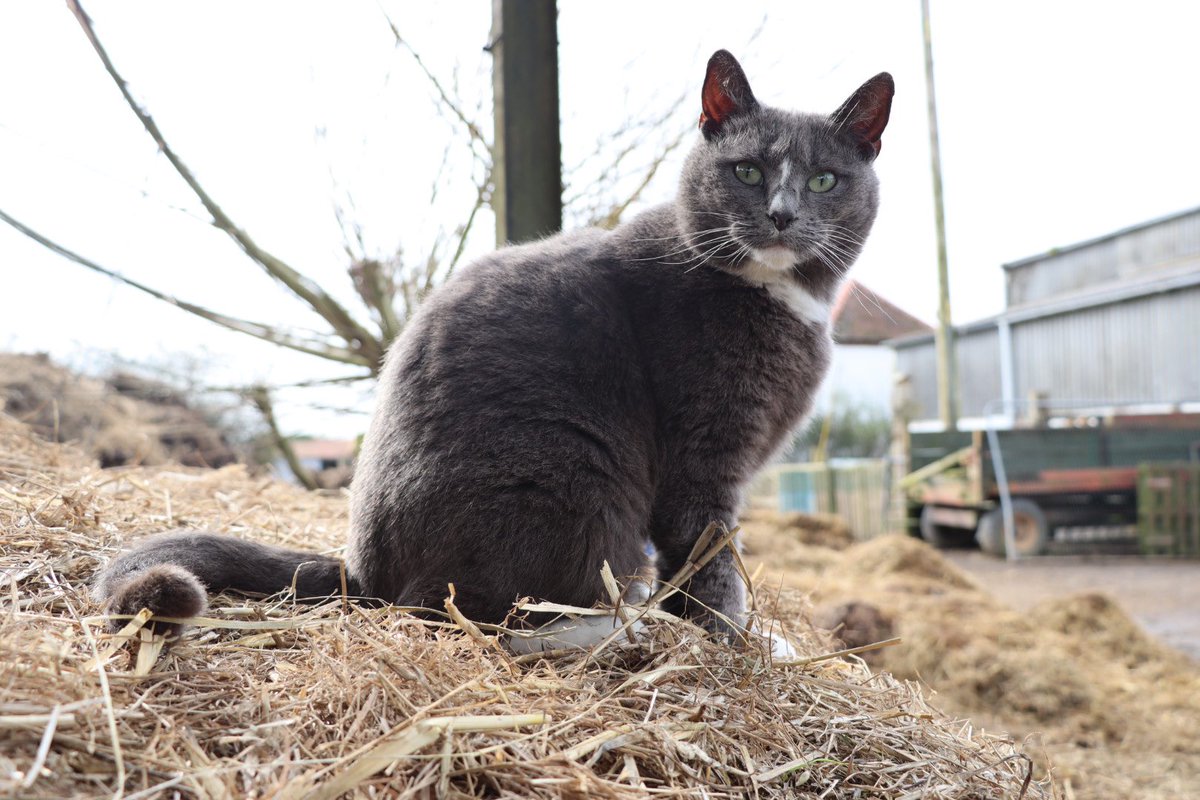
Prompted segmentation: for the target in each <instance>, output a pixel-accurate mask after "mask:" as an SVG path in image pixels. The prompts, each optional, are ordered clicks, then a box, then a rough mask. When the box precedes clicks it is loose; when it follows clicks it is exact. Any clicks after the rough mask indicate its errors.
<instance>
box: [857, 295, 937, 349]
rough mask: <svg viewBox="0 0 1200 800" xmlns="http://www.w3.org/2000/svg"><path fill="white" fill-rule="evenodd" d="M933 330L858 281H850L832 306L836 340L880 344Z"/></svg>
mask: <svg viewBox="0 0 1200 800" xmlns="http://www.w3.org/2000/svg"><path fill="white" fill-rule="evenodd" d="M932 331H933V328H931V327H929V326H928V325H926V324H925V323H924V322H922V321H921V320H919V319H917V318H916V317H914V316H913V315H912V314H909V313H908V312H907V311H905V310H904V309H902V308H900V307H899V306H897V305H895V304H894V303H892V302H891V301H889V300H886V299H884V298H883V297H882V296H881V295H879V294H877V293H875V292H874V291H872V290H871V289H868V288H867V287H866V286H863V285H862V284H861V283H859V282H858V281H856V280H849V281H847V282H846V284H845V285H844V286H843V287H842V289H841V291H840V292H839V293H838V296H837V300H835V301H834V305H833V340H834V341H835V342H837V343H838V344H880V343H881V342H883V341H885V340H887V339H896V338H899V337H902V336H911V335H914V334H921V333H930V332H932Z"/></svg>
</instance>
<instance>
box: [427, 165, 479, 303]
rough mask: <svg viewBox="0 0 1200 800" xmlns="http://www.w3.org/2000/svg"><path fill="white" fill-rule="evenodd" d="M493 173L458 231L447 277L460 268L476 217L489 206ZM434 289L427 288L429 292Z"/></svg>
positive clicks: (477, 192) (477, 193)
mask: <svg viewBox="0 0 1200 800" xmlns="http://www.w3.org/2000/svg"><path fill="white" fill-rule="evenodd" d="M491 180H492V176H491V171H490V170H489V171H488V174H487V175H486V176H484V180H483V182H482V183H480V184H479V185H478V186H477V187H475V188H476V194H475V204H474V205H472V206H471V213H469V214H467V221H466V222H464V223H463V225H462V227H461V228H460V229H459V231H458V246H457V247H455V248H454V255H453V256H451V258H450V266H449V267H448V268H447V269H446V277H450V275H451V274H452V273H453V272H454V268H455V267H457V266H458V262H459V259H461V258H462V255H463V250H464V249H465V248H466V246H467V237H468V236H470V235H471V228H472V227H473V226H474V225H475V216H476V215H477V214H478V213H479V212H480V210H481V209H482V208H483V207H484V205H486V204H487V187H488V184H489V183H491ZM430 288H432V287H426V291H428V290H429V289H430Z"/></svg>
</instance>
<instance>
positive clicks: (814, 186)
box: [808, 170, 837, 193]
mask: <svg viewBox="0 0 1200 800" xmlns="http://www.w3.org/2000/svg"><path fill="white" fill-rule="evenodd" d="M834 186H837V175H834V174H833V173H832V172H830V171H829V170H826V171H824V172H818V173H817V174H816V175H813V176H812V177H811V178H809V179H808V189H809V191H811V192H817V193H820V192H828V191H829V190H830V189H832V188H833V187H834Z"/></svg>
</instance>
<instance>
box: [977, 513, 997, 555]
mask: <svg viewBox="0 0 1200 800" xmlns="http://www.w3.org/2000/svg"><path fill="white" fill-rule="evenodd" d="M975 541H976V542H977V543H978V544H979V549H980V550H982V551H983V552H985V553H987V554H988V555H989V556H996V557H998V558H1003V557H1004V514H1003V512H1001V511H1000V509H998V508H997V509H994V510H992V511H989V512H987V513H986V514H984V515H983V516H981V517H980V518H979V524H978V525H977V526H975Z"/></svg>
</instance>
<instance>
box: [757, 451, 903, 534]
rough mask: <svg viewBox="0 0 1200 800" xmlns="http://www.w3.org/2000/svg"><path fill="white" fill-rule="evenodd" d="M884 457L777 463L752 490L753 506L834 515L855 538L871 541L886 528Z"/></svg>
mask: <svg viewBox="0 0 1200 800" xmlns="http://www.w3.org/2000/svg"><path fill="white" fill-rule="evenodd" d="M888 473H889V470H888V462H887V460H886V459H882V458H881V459H861V460H849V459H847V460H837V461H834V462H832V463H823V464H780V465H778V466H775V467H771V468H769V469H767V470H764V472H763V474H762V475H760V476H759V478H758V480H757V481H756V482H755V484H754V486H753V487H752V489H751V492H750V497H751V505H754V506H758V507H768V508H774V509H776V510H778V511H802V512H805V513H808V514H837V515H838V516H840V517H842V518H843V519H845V520H846V522H847V523H848V524H849V525H850V529H851V530H852V531H853V532H854V536H855V537H856V538H858V539H871V538H874V537H876V536H880V535H882V534H884V533H887V532H888V531H889V529H890V526H889V498H890V491H889V487H890V484H889V475H888Z"/></svg>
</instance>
